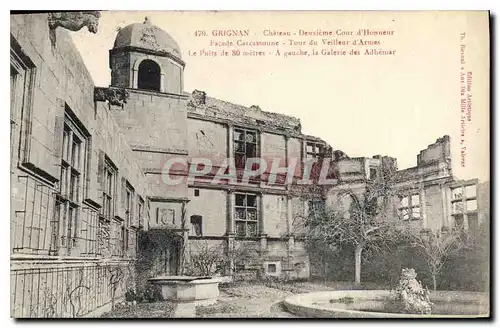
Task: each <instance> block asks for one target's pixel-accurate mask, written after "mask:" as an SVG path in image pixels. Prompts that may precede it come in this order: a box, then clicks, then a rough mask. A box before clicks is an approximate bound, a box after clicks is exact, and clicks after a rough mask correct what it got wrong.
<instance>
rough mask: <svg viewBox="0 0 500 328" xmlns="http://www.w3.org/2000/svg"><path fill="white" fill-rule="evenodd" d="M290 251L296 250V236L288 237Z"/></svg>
mask: <svg viewBox="0 0 500 328" xmlns="http://www.w3.org/2000/svg"><path fill="white" fill-rule="evenodd" d="M288 249H289V250H290V251H293V250H295V236H294V235H289V236H288Z"/></svg>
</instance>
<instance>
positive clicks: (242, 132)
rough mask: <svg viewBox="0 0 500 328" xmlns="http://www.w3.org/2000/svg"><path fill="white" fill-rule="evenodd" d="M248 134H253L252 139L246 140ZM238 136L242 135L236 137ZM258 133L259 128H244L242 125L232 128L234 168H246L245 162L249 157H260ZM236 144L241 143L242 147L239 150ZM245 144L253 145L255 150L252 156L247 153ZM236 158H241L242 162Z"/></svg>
mask: <svg viewBox="0 0 500 328" xmlns="http://www.w3.org/2000/svg"><path fill="white" fill-rule="evenodd" d="M247 134H248V135H254V137H255V139H254V140H253V141H249V140H247ZM238 136H243V138H242V139H240V138H238ZM259 141H260V133H259V130H256V129H250V128H244V127H235V128H234V130H233V140H232V141H231V142H232V143H233V158H234V164H235V168H236V169H240V170H241V169H246V163H247V161H248V159H249V158H259V157H260V146H259ZM237 145H243V149H242V150H240V149H239V147H237ZM247 145H254V147H255V151H254V155H253V157H250V156H249V155H248V154H247ZM238 158H242V159H243V163H241V160H238Z"/></svg>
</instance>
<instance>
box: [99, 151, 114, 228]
mask: <svg viewBox="0 0 500 328" xmlns="http://www.w3.org/2000/svg"><path fill="white" fill-rule="evenodd" d="M102 179H103V182H102V187H103V192H102V210H101V215H102V216H103V217H104V218H106V219H108V220H110V219H111V218H113V217H114V210H115V208H114V202H113V197H114V195H115V183H116V181H115V180H116V168H115V167H114V165H113V164H112V163H111V161H110V160H109V159H108V158H107V157H105V160H104V168H103V172H102Z"/></svg>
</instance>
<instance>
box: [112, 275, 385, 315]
mask: <svg viewBox="0 0 500 328" xmlns="http://www.w3.org/2000/svg"><path fill="white" fill-rule="evenodd" d="M377 287H378V286H376V285H373V284H365V285H363V286H362V287H359V288H361V289H377ZM345 289H356V288H355V287H354V285H353V283H352V282H326V283H324V282H290V283H283V282H257V283H255V282H252V283H250V282H239V283H230V284H225V285H221V286H220V296H219V299H218V301H217V303H216V304H214V305H210V306H198V307H197V308H196V317H198V318H295V317H296V316H295V315H293V314H291V313H288V312H287V311H286V310H285V309H284V308H283V307H282V305H281V302H282V301H283V300H284V299H285V298H286V297H288V296H290V295H293V294H301V293H308V292H316V291H330V290H345ZM172 308H173V306H172V304H170V303H168V302H156V303H141V304H137V305H118V306H117V308H116V309H115V310H114V311H112V312H108V313H106V314H104V315H103V316H102V317H103V318H170V317H171V311H172Z"/></svg>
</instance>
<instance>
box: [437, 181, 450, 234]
mask: <svg viewBox="0 0 500 328" xmlns="http://www.w3.org/2000/svg"><path fill="white" fill-rule="evenodd" d="M439 188H441V203H442V207H443V215H442V218H441V222H440V226H441V227H442V226H444V225H445V224H446V221H447V220H448V216H447V213H448V208H447V207H448V206H447V204H446V202H447V197H446V191H445V186H444V185H443V184H440V185H439ZM440 226H438V229H440Z"/></svg>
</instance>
